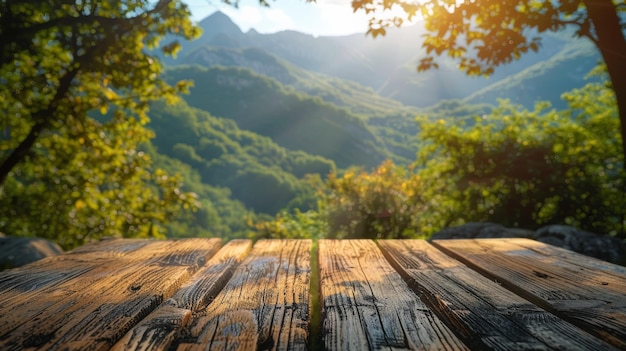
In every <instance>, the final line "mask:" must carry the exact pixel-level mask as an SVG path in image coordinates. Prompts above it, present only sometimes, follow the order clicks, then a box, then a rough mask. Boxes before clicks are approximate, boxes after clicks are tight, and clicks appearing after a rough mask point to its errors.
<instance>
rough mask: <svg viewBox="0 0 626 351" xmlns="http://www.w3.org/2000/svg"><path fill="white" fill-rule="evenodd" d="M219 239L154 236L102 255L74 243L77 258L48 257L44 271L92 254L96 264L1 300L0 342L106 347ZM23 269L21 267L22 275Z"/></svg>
mask: <svg viewBox="0 0 626 351" xmlns="http://www.w3.org/2000/svg"><path fill="white" fill-rule="evenodd" d="M220 243H221V241H220V240H219V239H187V240H181V241H174V242H164V241H161V242H159V241H154V242H150V243H148V244H146V245H139V246H140V247H138V248H136V249H133V250H131V251H130V252H127V253H124V252H121V253H119V252H118V253H117V254H115V255H107V254H103V253H102V252H100V251H98V250H97V249H95V250H93V252H81V251H79V252H78V253H76V257H79V259H76V257H69V258H68V257H65V258H61V259H59V260H58V261H51V262H50V263H55V264H54V265H50V266H48V267H47V270H48V271H50V272H63V271H65V270H68V269H71V267H72V265H73V264H77V262H79V263H78V264H79V265H83V264H84V265H85V267H87V266H89V265H90V263H89V262H92V261H91V260H90V259H89V256H90V255H94V256H95V259H94V260H93V263H91V264H93V265H95V267H91V269H90V270H89V271H88V272H86V273H85V274H82V275H80V276H73V277H72V279H70V280H68V281H62V282H58V283H56V284H53V285H52V286H48V287H44V288H43V289H36V290H37V291H36V293H35V294H34V295H32V296H31V297H30V301H28V302H26V303H24V302H21V303H19V304H14V303H13V302H15V299H13V301H11V303H6V304H2V305H1V306H0V316H2V317H3V318H2V320H3V322H2V323H1V327H0V349H3V350H18V349H24V348H41V349H52V350H54V349H59V348H60V349H80V350H103V349H108V348H109V347H111V346H112V345H113V344H114V343H115V342H116V341H117V340H118V339H119V338H121V337H122V336H123V335H124V334H125V333H126V332H127V331H128V330H129V329H130V328H131V327H132V326H133V325H135V324H136V323H137V322H138V321H139V320H141V319H142V318H143V317H145V316H146V315H147V314H149V313H150V312H151V311H152V310H153V309H154V308H156V307H157V306H158V305H159V304H160V303H161V302H162V301H163V300H164V299H166V298H168V297H170V296H171V295H173V293H174V292H175V291H176V290H177V289H178V288H179V287H180V286H181V285H182V283H183V282H185V281H187V280H188V279H189V278H190V276H191V275H192V274H193V272H195V271H196V270H197V269H198V268H199V267H200V266H201V265H203V264H204V263H205V262H206V259H207V258H208V257H210V256H212V255H213V254H214V253H215V252H217V250H218V249H219V246H220ZM103 244H104V247H108V246H107V245H110V243H107V242H105V243H103ZM116 245H117V244H116ZM122 246H123V245H122ZM92 249H93V247H92V248H89V250H92ZM69 256H72V255H69ZM105 257H109V258H108V259H106V258H105ZM28 272H29V271H28V270H24V271H23V273H24V275H28Z"/></svg>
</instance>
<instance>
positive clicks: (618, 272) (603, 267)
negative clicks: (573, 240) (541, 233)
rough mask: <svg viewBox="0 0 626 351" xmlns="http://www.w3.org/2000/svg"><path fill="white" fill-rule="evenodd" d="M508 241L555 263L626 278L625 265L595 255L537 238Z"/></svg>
mask: <svg viewBox="0 0 626 351" xmlns="http://www.w3.org/2000/svg"><path fill="white" fill-rule="evenodd" d="M506 241H508V242H510V243H512V244H515V245H519V246H521V247H524V248H526V249H529V250H532V251H534V252H536V253H538V254H541V255H543V256H547V257H548V259H550V257H551V258H552V259H550V261H551V262H552V263H553V264H560V263H562V262H567V263H569V264H574V265H577V266H579V267H581V268H583V270H589V271H596V270H600V271H602V272H604V273H606V274H611V275H615V276H616V277H617V278H618V279H624V280H626V267H624V266H619V265H616V264H612V263H610V262H607V261H602V260H599V259H597V258H594V257H590V256H584V255H581V254H578V253H576V252H573V251H570V250H566V249H564V248H561V247H557V246H552V245H547V244H544V243H542V242H539V241H536V240H528V239H515V238H511V239H506Z"/></svg>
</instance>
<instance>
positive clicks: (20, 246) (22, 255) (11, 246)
mask: <svg viewBox="0 0 626 351" xmlns="http://www.w3.org/2000/svg"><path fill="white" fill-rule="evenodd" d="M61 253H63V250H62V249H61V248H60V247H59V245H57V244H55V243H53V242H51V241H49V240H46V239H41V238H20V237H14V236H5V235H2V236H0V269H7V268H15V267H20V266H23V265H25V264H28V263H31V262H35V261H37V260H40V259H42V258H45V257H49V256H55V255H58V254H61Z"/></svg>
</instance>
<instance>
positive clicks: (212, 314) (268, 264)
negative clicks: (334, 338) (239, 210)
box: [178, 240, 311, 350]
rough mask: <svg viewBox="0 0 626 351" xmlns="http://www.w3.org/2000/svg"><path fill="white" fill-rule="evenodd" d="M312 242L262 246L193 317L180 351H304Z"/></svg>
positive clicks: (258, 245) (278, 242)
mask: <svg viewBox="0 0 626 351" xmlns="http://www.w3.org/2000/svg"><path fill="white" fill-rule="evenodd" d="M310 249H311V241H310V240H260V241H258V242H257V243H256V244H255V245H254V248H253V249H252V251H251V252H250V254H249V255H248V256H247V257H246V259H245V260H244V261H243V262H242V263H241V265H240V266H239V267H238V268H237V270H236V271H235V273H234V274H233V276H232V278H231V279H230V280H229V281H228V283H227V284H226V286H225V287H224V288H223V289H222V290H221V291H220V293H219V294H218V295H217V297H216V298H215V299H214V300H213V302H212V303H211V304H210V305H208V306H207V308H206V309H205V310H203V311H200V312H198V313H195V314H194V317H193V320H192V322H191V323H190V326H189V328H186V330H185V334H184V340H183V342H181V343H180V344H179V345H178V349H179V350H206V349H211V350H225V349H228V350H253V349H256V348H259V349H263V350H305V349H306V347H307V340H308V328H309V309H310V306H309V305H310V298H309V284H310V282H309V279H310V273H311V272H310V271H311V269H310Z"/></svg>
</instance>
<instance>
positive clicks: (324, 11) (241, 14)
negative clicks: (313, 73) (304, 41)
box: [184, 0, 368, 36]
mask: <svg viewBox="0 0 626 351" xmlns="http://www.w3.org/2000/svg"><path fill="white" fill-rule="evenodd" d="M184 2H185V3H186V4H187V5H188V6H189V8H190V9H191V11H192V13H193V19H194V20H195V21H198V22H199V21H201V20H202V19H204V18H205V17H207V16H208V15H210V14H212V13H213V12H215V11H222V12H224V13H225V14H227V15H228V16H229V17H230V18H231V19H232V20H233V22H235V23H236V24H237V25H238V26H239V28H241V30H242V31H244V32H247V31H248V30H249V29H250V28H254V29H256V30H257V31H258V32H260V33H275V32H278V31H281V30H287V29H290V30H295V31H298V32H302V33H307V34H312V35H314V36H335V35H347V34H354V33H365V32H366V31H367V24H368V19H367V17H366V16H365V15H364V14H363V13H361V12H357V13H354V12H353V11H352V5H351V3H352V0H317V2H316V3H306V2H305V0H275V1H273V0H269V3H270V7H269V8H265V7H262V6H260V5H259V3H258V0H240V3H239V8H238V9H237V8H234V7H232V6H229V5H226V4H224V3H222V2H221V1H220V0H184Z"/></svg>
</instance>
